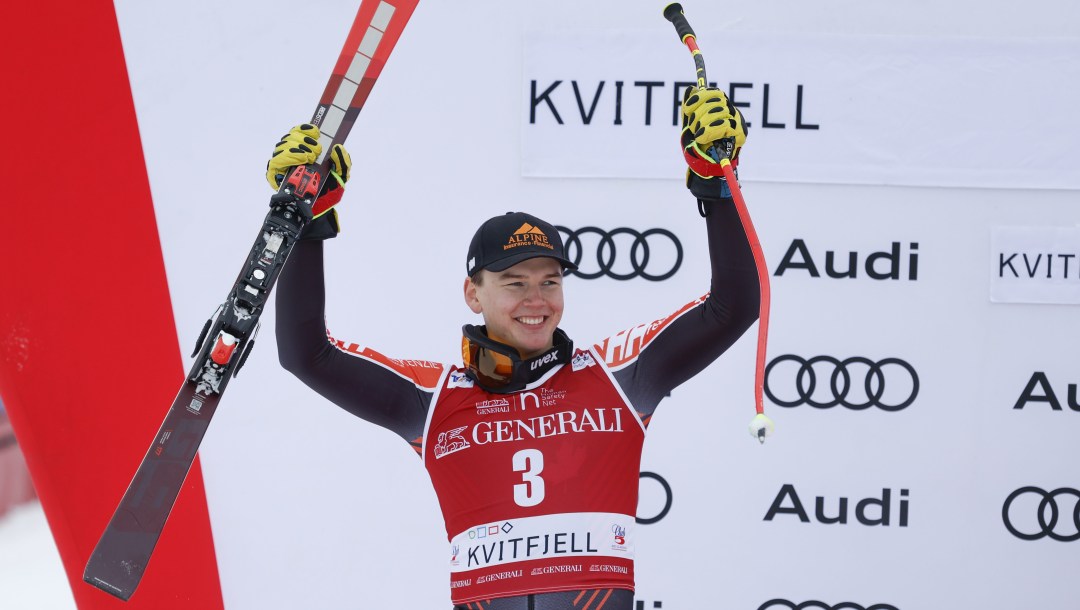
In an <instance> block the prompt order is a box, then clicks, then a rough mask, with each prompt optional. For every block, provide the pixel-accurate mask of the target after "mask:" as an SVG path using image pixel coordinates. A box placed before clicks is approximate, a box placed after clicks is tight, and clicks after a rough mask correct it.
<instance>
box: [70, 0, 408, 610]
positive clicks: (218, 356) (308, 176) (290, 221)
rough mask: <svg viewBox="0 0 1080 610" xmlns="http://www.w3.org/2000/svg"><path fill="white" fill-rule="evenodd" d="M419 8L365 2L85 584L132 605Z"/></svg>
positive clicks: (393, 1) (400, 0) (397, 1)
mask: <svg viewBox="0 0 1080 610" xmlns="http://www.w3.org/2000/svg"><path fill="white" fill-rule="evenodd" d="M418 2H419V0H362V1H361V3H360V8H359V10H358V11H357V13H356V18H355V19H354V21H353V24H352V27H351V29H350V30H349V35H348V37H347V38H346V41H345V45H344V47H343V48H342V51H341V55H340V56H339V58H338V61H337V64H336V65H335V66H334V69H333V72H332V73H331V76H330V79H329V82H328V83H327V85H326V89H325V90H324V91H323V94H322V97H321V98H320V99H319V104H318V106H317V107H316V109H315V112H314V114H313V115H312V118H311V123H312V124H314V125H316V126H318V127H319V129H320V132H321V135H320V142H321V144H322V146H323V148H322V153H321V154H320V156H319V158H318V159H316V161H315V163H313V164H311V165H306V166H300V167H296V168H294V169H293V170H292V171H290V172H289V174H288V175H287V176H286V177H285V179H284V180H283V181H282V185H281V188H280V190H279V191H278V192H277V193H276V194H274V195H273V196H272V197H271V198H270V212H269V213H267V215H266V218H265V219H264V221H263V224H262V227H260V229H259V233H258V235H257V236H256V238H255V242H254V244H253V246H252V248H251V251H250V253H249V254H248V257H247V260H246V261H245V263H244V266H243V267H242V268H241V270H240V274H239V275H238V277H237V279H236V282H235V283H234V284H233V287H232V289H231V290H230V291H229V293H228V295H227V296H226V298H225V301H224V302H223V303H222V304H221V305H220V306H219V307H218V309H217V311H216V312H215V313H214V315H213V316H212V317H211V318H210V320H208V321H207V322H206V325H205V326H204V327H203V329H202V332H201V333H200V335H199V338H198V340H197V342H196V346H195V352H194V353H193V354H192V355H193V356H195V357H196V358H195V362H194V364H193V365H192V367H191V369H190V370H189V372H188V374H187V377H186V378H185V380H184V383H183V385H182V386H181V387H180V391H179V393H178V394H177V395H176V399H175V400H174V401H173V403H172V406H171V407H170V408H169V411H168V412H167V413H166V415H165V419H164V421H163V422H162V424H161V428H160V429H159V430H158V433H157V435H156V436H155V437H154V440H153V443H152V444H151V445H150V448H149V449H148V450H147V452H146V455H145V457H144V458H143V460H142V462H141V463H140V464H139V467H138V469H137V470H136V471H135V476H134V478H133V479H132V481H131V483H130V485H129V486H128V488H127V491H126V492H125V493H124V496H123V497H122V498H121V499H120V503H119V505H118V506H117V508H116V511H115V512H114V514H113V516H112V519H111V520H110V521H109V523H108V525H107V526H106V528H105V531H104V533H102V535H101V538H100V539H99V541H98V543H97V546H96V547H95V548H94V551H93V553H92V554H91V556H90V559H89V561H88V562H87V564H86V569H85V571H84V572H83V580H84V581H86V582H87V583H89V584H91V585H93V586H95V587H97V588H99V589H101V590H102V591H105V592H106V593H110V594H112V595H114V596H116V597H118V598H120V599H122V600H125V601H126V600H128V599H130V598H131V596H132V594H133V593H134V592H135V589H136V588H137V587H138V585H139V582H140V581H141V580H142V577H143V574H144V573H145V571H146V567H147V564H148V563H149V561H150V556H151V555H152V554H153V551H154V547H155V546H156V545H157V541H158V538H159V537H160V536H161V532H162V530H163V529H164V527H165V522H166V521H167V520H168V518H169V514H170V513H171V512H172V508H173V505H174V503H175V501H176V498H177V496H178V495H179V493H180V489H181V488H182V486H183V484H184V480H185V479H186V478H187V474H188V471H189V470H190V469H191V464H192V462H193V461H194V459H195V454H196V453H197V452H198V449H199V445H200V443H201V442H202V439H203V436H204V435H205V434H206V430H207V428H208V427H209V425H210V420H211V418H212V417H213V416H214V412H215V411H216V410H217V406H218V402H219V401H220V400H221V395H222V394H223V393H224V391H225V388H226V386H227V385H228V383H229V380H230V379H232V378H233V377H235V376H236V374H237V373H238V372H239V370H240V369H241V367H243V365H244V363H245V362H246V360H247V357H248V355H250V353H251V350H252V348H253V347H254V345H255V336H256V334H257V333H258V329H259V317H260V316H261V315H262V312H263V309H264V307H265V306H266V302H267V300H268V298H269V296H270V291H271V290H272V289H273V287H274V284H275V283H276V282H277V278H278V275H279V274H280V273H281V270H282V268H284V266H285V263H286V261H287V260H288V257H289V253H290V252H291V251H292V248H293V246H294V245H295V244H296V240H297V239H298V238H299V236H300V232H301V231H302V230H303V228H304V226H305V225H306V224H307V223H308V222H309V221H310V220H311V219H313V218H316V217H318V216H320V215H321V214H323V213H325V212H327V211H328V209H329V208H328V207H326V206H320V204H319V201H318V195H319V193H320V192H321V191H322V186H323V184H324V181H325V179H326V178H328V177H329V176H330V166H331V163H330V159H329V153H330V149H331V147H333V145H334V144H338V143H341V142H343V141H344V140H345V138H346V136H348V134H349V131H350V130H351V129H352V126H353V124H354V123H355V121H356V117H357V115H358V114H359V113H360V109H361V108H362V107H363V105H364V102H365V101H366V100H367V98H368V95H369V94H370V93H371V89H372V87H373V86H374V84H375V81H376V79H378V77H379V74H380V73H381V72H382V68H383V66H384V65H385V64H386V60H387V58H388V57H389V56H390V52H391V51H392V50H393V49H394V45H395V44H396V43H397V40H398V38H399V37H400V36H401V32H402V31H403V30H404V28H405V24H406V23H407V22H408V20H409V17H411V16H412V13H413V10H414V9H415V8H416V4H417V3H418Z"/></svg>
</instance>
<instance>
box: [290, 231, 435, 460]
mask: <svg viewBox="0 0 1080 610" xmlns="http://www.w3.org/2000/svg"><path fill="white" fill-rule="evenodd" d="M325 294H326V293H325V284H324V279H323V242H322V241H317V240H311V241H308V240H301V241H300V242H298V243H297V244H296V246H295V247H294V249H293V252H292V254H291V255H290V256H289V264H288V265H286V266H285V268H284V270H282V272H281V277H280V278H279V280H278V286H277V301H276V304H277V316H276V317H277V321H276V324H277V326H276V333H277V344H278V359H279V360H280V361H281V365H282V366H283V367H285V369H286V370H288V371H289V372H291V373H292V374H294V375H296V376H297V377H298V378H299V379H300V380H301V381H303V382H304V383H305V384H306V385H307V386H308V387H310V388H311V389H313V390H315V391H316V392H318V393H319V394H321V395H322V396H324V397H325V398H327V399H328V400H330V401H331V402H333V403H334V404H336V405H337V406H339V407H341V408H342V409H345V410H346V411H348V412H349V413H352V414H353V415H355V416H357V417H360V418H361V419H364V420H366V421H369V422H371V423H373V424H375V425H378V426H382V427H383V428H387V429H389V430H392V431H394V432H395V433H397V434H398V435H399V436H401V437H402V438H404V439H405V440H407V441H409V442H410V443H413V442H414V441H416V439H418V438H419V437H420V436H421V435H422V434H423V432H424V424H425V422H426V419H427V414H426V409H427V407H428V404H429V403H430V401H431V397H432V394H431V392H429V391H426V390H424V389H422V388H420V387H418V386H417V385H416V384H414V383H412V382H411V381H409V380H407V379H405V378H404V377H402V376H400V375H398V374H396V373H395V372H393V371H390V370H388V369H387V368H385V367H382V366H380V365H378V364H376V363H374V362H371V361H370V360H367V359H364V358H358V357H356V356H353V355H350V354H346V353H344V352H342V351H341V350H339V349H337V347H335V346H334V344H333V343H331V342H330V340H329V337H328V336H327V332H326V322H325V314H324V312H325V303H326V296H325Z"/></svg>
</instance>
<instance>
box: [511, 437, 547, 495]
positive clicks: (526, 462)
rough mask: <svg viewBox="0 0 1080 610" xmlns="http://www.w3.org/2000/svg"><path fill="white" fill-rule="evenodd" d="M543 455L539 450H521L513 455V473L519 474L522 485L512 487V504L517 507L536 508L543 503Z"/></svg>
mask: <svg viewBox="0 0 1080 610" xmlns="http://www.w3.org/2000/svg"><path fill="white" fill-rule="evenodd" d="M543 470H544V454H543V453H541V452H540V450H539V449H522V450H521V451H518V452H517V453H515V454H514V472H520V473H522V474H521V480H522V481H523V482H522V483H518V484H517V485H514V502H515V503H516V504H517V505H518V506H525V507H529V506H536V505H537V504H539V503H541V502H543V501H544V479H542V478H540V476H539V475H540V473H541V472H543Z"/></svg>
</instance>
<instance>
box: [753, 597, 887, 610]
mask: <svg viewBox="0 0 1080 610" xmlns="http://www.w3.org/2000/svg"><path fill="white" fill-rule="evenodd" d="M781 608H784V609H786V610H899V609H898V608H897V607H896V606H893V605H890V604H874V605H873V606H861V605H859V604H856V603H853V602H840V603H839V604H832V605H830V604H826V603H825V602H819V601H817V600H816V599H812V600H810V601H808V602H803V603H801V604H796V603H794V602H789V601H788V600H786V599H770V600H769V601H767V602H765V603H764V604H762V605H761V606H760V607H759V608H758V610H780V609H781Z"/></svg>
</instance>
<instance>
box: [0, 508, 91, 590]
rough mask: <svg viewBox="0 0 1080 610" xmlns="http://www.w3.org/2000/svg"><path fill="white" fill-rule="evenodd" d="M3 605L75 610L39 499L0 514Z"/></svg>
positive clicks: (0, 565)
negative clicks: (2, 514) (0, 515)
mask: <svg viewBox="0 0 1080 610" xmlns="http://www.w3.org/2000/svg"><path fill="white" fill-rule="evenodd" d="M0 608H5V609H11V610H75V598H74V596H72V594H71V587H70V585H69V584H68V580H67V576H66V575H65V573H64V567H63V565H62V564H61V563H60V554H59V553H58V552H57V550H56V544H55V543H54V542H53V538H52V533H51V532H50V531H49V526H48V524H47V523H46V521H45V513H44V512H43V511H42V509H41V504H40V503H39V502H37V501H33V502H29V503H26V504H22V505H20V506H17V507H15V508H12V509H11V510H10V511H8V513H7V514H6V515H4V516H3V517H0Z"/></svg>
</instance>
